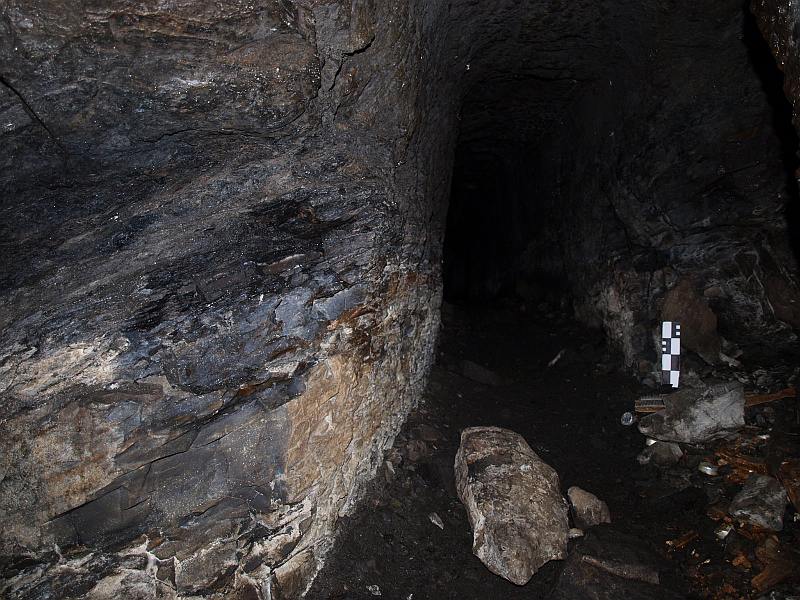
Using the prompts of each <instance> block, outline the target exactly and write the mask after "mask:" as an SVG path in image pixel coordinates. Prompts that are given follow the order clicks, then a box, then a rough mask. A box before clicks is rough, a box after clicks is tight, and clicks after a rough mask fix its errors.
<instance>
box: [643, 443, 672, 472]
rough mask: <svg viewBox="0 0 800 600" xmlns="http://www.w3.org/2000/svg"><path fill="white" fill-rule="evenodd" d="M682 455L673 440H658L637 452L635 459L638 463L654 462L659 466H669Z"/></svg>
mask: <svg viewBox="0 0 800 600" xmlns="http://www.w3.org/2000/svg"><path fill="white" fill-rule="evenodd" d="M682 457H683V450H681V447H680V446H679V445H678V444H675V443H673V442H658V441H656V442H655V443H654V444H649V445H648V446H647V447H646V448H645V449H644V450H642V451H641V452H640V453H639V456H637V457H636V460H637V461H638V462H639V464H640V465H647V464H650V463H652V464H654V465H658V466H660V467H669V466H671V465H674V464H677V463H678V461H679V460H680V459H681V458H682Z"/></svg>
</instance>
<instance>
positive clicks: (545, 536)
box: [455, 427, 569, 585]
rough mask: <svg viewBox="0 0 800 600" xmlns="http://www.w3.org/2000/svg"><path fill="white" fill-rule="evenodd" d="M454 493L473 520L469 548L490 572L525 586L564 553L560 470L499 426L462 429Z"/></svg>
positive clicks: (564, 512)
mask: <svg viewBox="0 0 800 600" xmlns="http://www.w3.org/2000/svg"><path fill="white" fill-rule="evenodd" d="M455 474H456V488H457V490H458V496H459V498H461V501H462V502H463V503H464V506H466V508H467V514H468V516H469V522H470V524H471V525H472V532H473V546H472V551H473V553H474V554H475V556H477V557H478V558H480V559H481V561H482V562H483V564H485V565H486V566H487V567H488V568H489V570H490V571H492V572H493V573H496V574H497V575H500V576H501V577H505V578H506V579H508V580H509V581H511V582H513V583H516V584H517V585H524V584H525V583H527V582H528V580H529V579H530V578H531V577H532V576H533V574H534V573H535V572H536V571H537V570H538V569H539V567H541V566H542V565H543V564H545V563H546V562H548V561H551V560H558V559H562V558H564V556H565V552H566V546H567V538H568V535H569V522H568V519H567V507H566V504H565V502H564V499H563V497H562V496H561V492H560V489H559V480H558V474H557V473H556V472H555V471H554V470H553V469H552V468H551V467H550V466H548V465H547V464H545V463H544V462H543V461H542V460H541V459H540V458H539V457H538V456H537V455H536V453H535V452H534V451H533V450H531V448H530V446H528V444H527V443H526V442H525V440H524V439H523V438H522V436H520V435H519V434H516V433H514V432H513V431H509V430H507V429H501V428H499V427H470V428H468V429H465V430H464V431H462V432H461V445H460V446H459V448H458V453H457V454H456V461H455Z"/></svg>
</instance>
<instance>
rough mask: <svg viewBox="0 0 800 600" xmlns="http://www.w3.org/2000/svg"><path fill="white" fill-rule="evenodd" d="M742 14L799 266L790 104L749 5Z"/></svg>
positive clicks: (799, 207)
mask: <svg viewBox="0 0 800 600" xmlns="http://www.w3.org/2000/svg"><path fill="white" fill-rule="evenodd" d="M742 10H743V11H744V19H743V21H742V41H743V43H744V44H745V46H746V47H747V53H748V56H749V58H750V65H751V66H752V68H753V71H754V72H755V73H756V75H757V76H758V78H759V80H760V81H761V87H762V89H763V91H764V94H765V96H766V98H767V102H768V104H769V106H770V108H771V109H772V128H773V131H774V132H775V135H776V136H777V138H778V140H779V141H780V145H781V159H782V161H783V170H784V174H785V178H786V181H785V192H786V196H787V200H786V206H785V211H784V215H785V219H786V230H787V235H788V238H789V239H788V241H789V245H790V247H791V249H792V253H793V254H794V257H795V259H796V260H797V261H798V263H800V187H799V186H798V181H797V175H798V174H800V171H798V168H800V158H799V157H798V146H799V145H800V143H799V140H798V135H797V130H795V128H794V125H793V124H792V104H791V102H789V100H788V99H787V98H786V95H785V94H784V91H783V78H784V77H783V72H782V71H781V70H780V68H779V67H778V64H777V62H776V60H775V57H774V56H773V55H772V52H771V50H770V48H769V44H767V42H766V40H765V39H764V38H763V36H762V35H761V32H760V31H759V29H758V24H757V23H756V18H755V15H753V13H752V12H751V11H750V3H749V2H745V3H744V4H743V7H742Z"/></svg>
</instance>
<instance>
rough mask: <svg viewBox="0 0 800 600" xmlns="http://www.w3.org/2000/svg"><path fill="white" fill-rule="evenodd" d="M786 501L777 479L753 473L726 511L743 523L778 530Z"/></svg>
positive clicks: (781, 526)
mask: <svg viewBox="0 0 800 600" xmlns="http://www.w3.org/2000/svg"><path fill="white" fill-rule="evenodd" d="M787 502H788V498H787V496H786V490H784V489H783V486H781V484H780V482H779V481H778V480H777V479H775V478H773V477H770V476H768V475H758V474H755V473H753V474H752V475H750V477H748V478H747V481H746V482H745V484H744V487H743V488H742V489H741V491H740V492H739V493H738V494H736V496H734V498H733V500H732V501H731V504H730V507H729V508H728V512H729V514H730V515H731V516H732V517H734V518H736V519H739V520H740V521H744V522H745V523H749V524H751V525H755V526H756V527H762V528H764V529H770V530H772V531H780V530H781V529H783V512H784V510H785V509H786V504H787Z"/></svg>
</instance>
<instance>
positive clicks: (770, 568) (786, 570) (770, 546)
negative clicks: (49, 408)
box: [751, 536, 798, 594]
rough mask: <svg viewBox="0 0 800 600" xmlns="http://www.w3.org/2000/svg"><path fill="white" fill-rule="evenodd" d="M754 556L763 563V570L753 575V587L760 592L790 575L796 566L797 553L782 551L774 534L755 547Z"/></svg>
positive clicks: (764, 591)
mask: <svg viewBox="0 0 800 600" xmlns="http://www.w3.org/2000/svg"><path fill="white" fill-rule="evenodd" d="M756 557H757V558H758V560H759V561H760V562H761V564H762V565H764V568H763V570H762V571H761V572H760V573H759V574H758V575H756V576H755V577H753V579H752V580H751V583H752V584H753V588H755V590H756V591H757V592H759V593H760V594H763V593H766V592H768V591H769V590H771V589H772V588H774V587H775V586H776V585H778V584H779V583H782V582H784V581H786V580H787V579H789V578H790V577H792V576H793V575H794V573H795V571H796V570H797V567H798V558H797V555H796V554H795V553H793V552H789V551H784V550H783V549H782V548H781V545H780V542H779V541H778V539H777V538H776V537H775V536H770V537H768V538H767V539H766V540H764V543H763V544H761V545H760V546H759V547H758V548H756Z"/></svg>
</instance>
